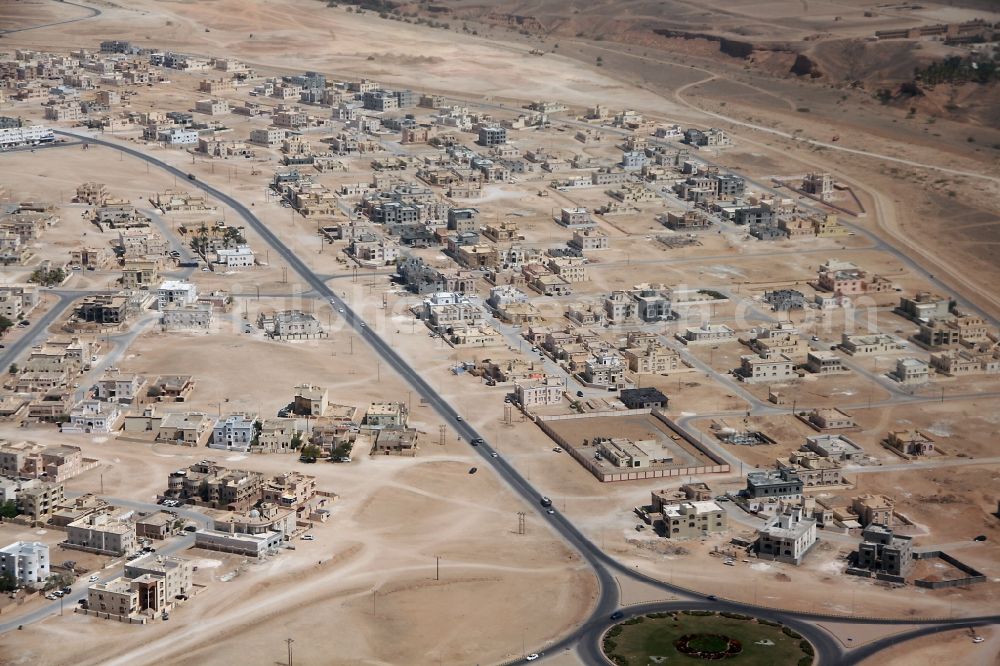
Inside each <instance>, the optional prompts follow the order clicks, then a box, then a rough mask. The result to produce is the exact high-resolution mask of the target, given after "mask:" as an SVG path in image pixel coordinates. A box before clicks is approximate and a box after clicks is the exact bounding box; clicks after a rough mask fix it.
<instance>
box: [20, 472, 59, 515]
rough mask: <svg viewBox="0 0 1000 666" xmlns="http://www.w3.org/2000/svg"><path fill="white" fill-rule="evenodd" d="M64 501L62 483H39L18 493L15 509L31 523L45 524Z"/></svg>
mask: <svg viewBox="0 0 1000 666" xmlns="http://www.w3.org/2000/svg"><path fill="white" fill-rule="evenodd" d="M64 499H65V489H64V488H63V484H62V483H54V482H48V483H40V484H38V485H33V486H31V487H30V488H24V489H22V490H20V491H19V492H18V495H17V508H18V511H20V512H21V515H22V516H23V517H24V518H25V519H26V520H29V521H31V523H38V522H45V521H46V520H48V519H49V517H50V516H51V515H52V512H53V510H55V507H56V506H57V505H59V504H60V503H61V502H63V500H64Z"/></svg>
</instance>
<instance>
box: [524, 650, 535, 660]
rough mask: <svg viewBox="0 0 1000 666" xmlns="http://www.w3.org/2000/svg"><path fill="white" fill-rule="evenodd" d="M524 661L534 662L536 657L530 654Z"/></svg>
mask: <svg viewBox="0 0 1000 666" xmlns="http://www.w3.org/2000/svg"><path fill="white" fill-rule="evenodd" d="M524 659H525V661H534V660H536V659H538V655H537V654H535V653H534V652H532V653H531V654H529V655H528V656H527V657H525V658H524Z"/></svg>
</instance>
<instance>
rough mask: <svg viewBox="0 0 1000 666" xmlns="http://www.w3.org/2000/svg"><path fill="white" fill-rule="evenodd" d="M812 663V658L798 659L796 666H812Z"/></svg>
mask: <svg viewBox="0 0 1000 666" xmlns="http://www.w3.org/2000/svg"><path fill="white" fill-rule="evenodd" d="M812 663H813V658H812V657H802V658H801V659H799V663H798V666H812Z"/></svg>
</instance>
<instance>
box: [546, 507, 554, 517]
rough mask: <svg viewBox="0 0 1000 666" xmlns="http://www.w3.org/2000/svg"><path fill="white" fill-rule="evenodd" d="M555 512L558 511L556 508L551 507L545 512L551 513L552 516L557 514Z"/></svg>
mask: <svg viewBox="0 0 1000 666" xmlns="http://www.w3.org/2000/svg"><path fill="white" fill-rule="evenodd" d="M555 512H556V510H555V509H551V508H550V509H548V510H547V511H546V512H545V513H547V514H549V515H550V516H552V515H555Z"/></svg>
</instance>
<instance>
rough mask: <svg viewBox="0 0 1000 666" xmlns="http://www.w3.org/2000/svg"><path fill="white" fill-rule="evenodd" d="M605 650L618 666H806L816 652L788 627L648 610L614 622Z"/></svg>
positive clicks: (709, 614)
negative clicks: (718, 665)
mask: <svg viewBox="0 0 1000 666" xmlns="http://www.w3.org/2000/svg"><path fill="white" fill-rule="evenodd" d="M603 647H604V654H605V655H607V657H608V659H610V660H611V661H612V662H614V663H615V664H618V665H619V666H654V665H656V664H666V665H669V664H694V663H697V662H702V663H704V662H711V661H724V662H725V663H726V665H727V666H729V665H730V664H732V665H733V666H808V665H809V664H811V663H812V661H813V654H814V650H813V647H812V645H811V644H810V643H809V641H806V640H804V639H803V638H802V636H800V635H799V634H797V633H796V632H794V631H792V630H791V629H789V628H787V627H782V626H781V625H779V624H776V623H774V622H768V621H766V620H758V619H756V618H753V617H750V616H748V615H741V614H738V613H714V612H711V611H680V612H674V613H650V614H649V615H645V616H641V617H636V618H632V619H630V620H626V621H625V622H622V623H621V624H618V625H615V626H614V627H612V628H611V629H609V630H608V632H607V633H606V634H605V635H604V645H603Z"/></svg>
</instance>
